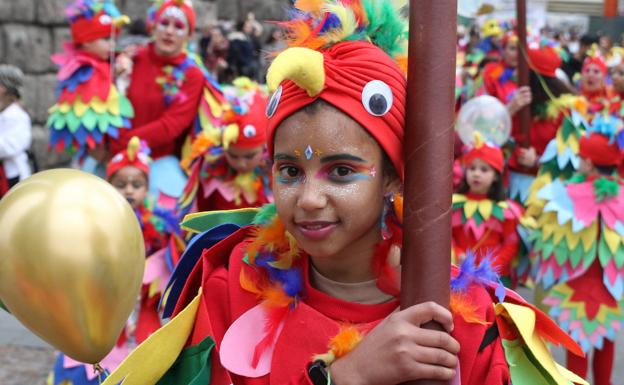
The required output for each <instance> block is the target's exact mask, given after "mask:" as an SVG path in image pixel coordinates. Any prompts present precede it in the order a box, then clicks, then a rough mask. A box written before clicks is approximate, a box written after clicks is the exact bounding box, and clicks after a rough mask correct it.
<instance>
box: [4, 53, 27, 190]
mask: <svg viewBox="0 0 624 385" xmlns="http://www.w3.org/2000/svg"><path fill="white" fill-rule="evenodd" d="M23 79H24V74H23V73H22V71H21V70H20V69H19V68H17V67H15V66H12V65H5V64H2V65H0V161H1V163H0V197H2V196H3V195H4V194H5V193H6V192H7V191H8V189H9V188H11V187H13V186H14V185H15V184H17V182H19V181H20V180H22V179H25V178H27V177H28V176H30V174H31V170H30V164H29V163H28V154H27V151H28V148H30V143H31V140H32V127H31V123H30V117H29V116H28V114H27V113H26V111H24V108H23V107H22V106H21V105H20V99H21V94H20V89H21V87H22V83H23Z"/></svg>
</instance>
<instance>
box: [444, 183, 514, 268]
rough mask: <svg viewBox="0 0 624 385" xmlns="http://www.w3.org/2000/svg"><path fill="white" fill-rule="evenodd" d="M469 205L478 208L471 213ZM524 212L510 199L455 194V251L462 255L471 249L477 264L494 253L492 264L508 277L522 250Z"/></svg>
mask: <svg viewBox="0 0 624 385" xmlns="http://www.w3.org/2000/svg"><path fill="white" fill-rule="evenodd" d="M470 205H474V206H476V211H474V212H471V215H472V216H471V215H469V214H470V211H471V210H469V209H468V206H470ZM495 206H496V208H495ZM480 209H483V210H480ZM522 212H523V210H522V207H520V206H519V205H518V204H517V203H515V202H513V201H511V200H507V201H503V202H494V201H492V200H490V199H488V198H487V196H485V195H479V194H472V193H467V194H465V195H462V194H453V222H452V223H453V224H452V226H453V248H454V252H455V254H456V255H458V256H463V255H465V254H466V252H468V251H472V252H473V253H475V256H476V261H477V263H480V262H481V260H482V259H483V258H484V257H485V256H488V255H490V254H491V260H492V265H493V266H495V267H496V268H497V271H498V273H499V274H501V275H502V276H509V275H510V274H511V262H512V261H513V259H514V257H516V255H517V254H518V250H519V237H518V232H517V230H516V229H517V226H518V223H519V218H520V217H521V216H522ZM461 259H463V258H461Z"/></svg>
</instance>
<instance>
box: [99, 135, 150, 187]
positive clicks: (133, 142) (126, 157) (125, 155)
mask: <svg viewBox="0 0 624 385" xmlns="http://www.w3.org/2000/svg"><path fill="white" fill-rule="evenodd" d="M150 162H151V159H150V157H149V148H148V147H147V143H146V142H144V141H141V140H139V137H138V136H133V137H132V139H130V141H129V142H128V148H127V149H125V150H124V151H122V152H120V153H118V154H117V155H115V156H114V157H113V158H112V159H111V160H110V162H108V166H106V179H110V178H111V177H112V176H113V175H115V173H116V172H117V171H119V170H121V169H122V168H124V167H127V166H132V167H136V168H138V169H139V170H141V171H143V172H144V173H145V175H148V176H149V164H150Z"/></svg>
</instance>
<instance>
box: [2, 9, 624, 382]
mask: <svg viewBox="0 0 624 385" xmlns="http://www.w3.org/2000/svg"><path fill="white" fill-rule="evenodd" d="M66 16H67V19H68V23H69V24H70V29H71V38H72V40H71V42H67V43H66V44H65V46H64V52H63V53H59V54H56V55H54V56H53V58H52V60H53V61H54V62H55V63H56V64H57V65H58V67H59V72H58V76H57V78H58V87H57V102H56V104H55V105H54V106H52V107H51V109H50V116H49V119H48V122H47V128H48V129H49V131H50V151H59V152H67V153H70V154H71V155H72V157H73V166H74V167H76V168H80V169H82V170H84V171H87V172H90V173H93V174H96V175H99V176H101V177H102V178H104V179H105V180H106V181H108V182H109V183H110V184H111V185H112V186H113V187H115V188H116V189H117V190H118V191H119V193H120V194H122V195H123V196H124V197H125V198H126V200H127V201H128V202H129V204H130V205H131V206H132V208H133V210H134V211H135V212H136V215H137V219H138V222H139V224H140V226H141V229H142V232H143V236H144V241H145V250H146V261H147V266H148V267H147V268H146V276H145V278H144V280H143V285H142V287H141V291H140V296H139V298H137V305H136V308H135V311H134V312H133V313H132V315H131V316H130V318H129V320H128V322H127V324H126V327H125V328H124V330H123V331H122V333H121V335H120V336H119V340H118V342H117V344H116V345H115V347H114V349H113V351H112V352H111V353H110V354H109V355H108V356H107V357H105V358H104V359H103V360H102V361H101V363H100V365H101V366H100V367H101V368H103V370H104V372H100V373H99V374H98V373H96V374H94V373H95V372H94V369H93V367H92V365H89V364H84V363H80V362H77V361H75V360H73V359H72V358H70V357H68V356H66V355H65V354H63V353H62V352H61V353H59V355H58V358H57V361H56V364H55V366H54V368H53V373H52V374H51V376H50V379H49V382H50V383H51V384H53V385H59V384H63V385H81V384H88V385H92V384H99V381H100V380H101V379H102V378H101V376H102V375H104V376H109V377H108V379H107V380H106V382H105V384H106V385H108V384H117V383H119V382H120V381H123V380H124V379H125V378H128V379H130V378H132V381H135V382H134V383H146V384H147V383H150V384H155V383H158V384H169V383H171V384H189V385H190V384H208V383H210V384H213V385H220V384H225V385H227V384H237V385H240V384H251V383H253V384H265V383H266V384H268V383H269V382H271V383H280V384H281V383H284V384H285V383H290V384H313V385H318V384H330V383H334V384H338V385H344V384H348V383H357V384H378V383H388V384H398V383H402V382H406V381H412V380H418V379H433V380H453V381H456V382H455V383H461V384H508V383H531V384H553V383H556V384H567V383H570V382H574V383H585V382H584V380H583V378H586V377H587V372H588V366H589V355H590V354H592V352H593V378H594V383H596V384H599V385H609V384H611V379H610V378H611V372H612V368H613V362H614V341H615V339H616V334H617V332H618V331H619V330H620V328H621V324H622V321H623V320H624V313H623V312H622V309H621V306H620V302H621V300H622V296H623V294H624V267H623V261H624V257H622V256H624V192H622V191H621V188H620V187H621V186H622V185H623V184H624V182H623V181H622V179H621V178H622V176H624V152H623V151H622V147H624V116H623V113H624V110H623V106H622V98H623V97H624V49H622V48H620V47H618V46H614V45H613V44H612V43H611V41H610V40H609V39H608V38H607V37H605V36H602V37H598V36H594V35H591V34H587V35H583V36H581V37H580V39H578V40H577V39H576V38H575V37H574V36H572V37H570V36H569V35H565V34H556V33H551V34H549V33H545V32H546V31H542V32H544V33H541V34H531V33H529V39H528V42H527V49H526V50H525V49H524V48H523V47H522V46H521V45H519V43H518V38H517V35H516V32H515V26H514V23H513V21H510V20H507V21H501V20H496V19H488V20H486V21H484V22H482V23H481V24H480V25H478V26H477V25H475V26H473V27H472V28H470V29H469V30H466V29H465V28H463V27H461V28H460V29H459V30H458V39H457V70H456V93H455V96H456V100H455V106H456V112H457V113H458V115H461V114H462V113H463V112H465V111H467V109H469V108H471V107H469V105H474V104H473V103H474V102H476V101H480V102H481V103H485V107H484V108H483V107H482V108H481V110H479V111H477V112H478V114H479V117H478V119H476V120H473V121H472V122H467V121H463V122H462V121H460V122H459V123H458V129H457V134H456V138H455V169H454V172H455V178H454V186H455V194H453V197H452V259H453V262H454V263H455V265H453V266H452V267H451V275H452V277H451V288H450V289H451V306H450V307H451V309H450V311H449V310H446V309H444V308H442V307H440V306H439V305H436V304H433V303H425V304H420V305H416V306H414V307H411V308H408V309H405V310H401V311H398V310H397V307H398V305H399V300H398V298H399V296H400V287H401V283H400V263H399V259H400V258H398V256H399V255H400V247H401V241H402V211H403V207H402V204H403V198H402V192H403V176H404V167H405V165H404V163H405V160H404V158H403V148H402V145H403V137H404V130H405V111H404V106H405V99H406V94H407V92H409V90H407V87H406V66H405V64H406V48H407V44H406V37H407V32H408V31H407V23H406V22H405V20H404V19H403V16H402V14H401V12H400V11H399V10H398V9H396V8H395V4H394V2H392V1H390V0H375V1H373V0H349V1H347V0H344V1H342V0H340V1H330V0H317V1H296V2H294V5H293V9H292V10H290V11H289V18H288V19H287V20H286V21H283V22H281V23H279V28H278V27H277V26H276V27H274V29H272V30H270V31H268V30H265V29H264V28H263V25H262V23H260V22H259V21H258V20H257V19H256V18H255V16H254V14H253V13H249V14H247V15H246V17H245V19H244V20H241V21H240V22H237V23H229V22H223V23H218V24H217V25H212V26H209V27H207V28H206V30H205V31H202V33H201V37H200V38H199V40H198V41H199V43H198V49H197V50H196V51H197V52H194V51H193V50H192V49H191V48H190V47H191V46H192V45H193V44H192V43H193V33H194V31H195V30H196V20H197V17H198V15H196V13H195V10H194V9H193V5H192V2H191V1H190V0H159V1H156V2H155V3H154V5H153V6H152V7H151V8H150V10H149V12H148V14H147V16H146V19H145V21H134V22H132V23H129V20H128V18H127V17H126V16H124V15H122V14H121V13H120V12H119V11H118V10H117V8H116V7H115V5H114V2H113V1H111V0H103V1H99V0H76V1H73V2H72V3H71V4H69V5H68V8H67V10H66ZM124 25H126V26H128V25H129V27H128V28H127V30H126V32H125V33H121V32H122V28H123V27H124ZM120 35H121V37H120ZM117 38H119V41H118V43H117V48H116V47H115V42H116V40H117ZM264 39H266V41H265V42H264V43H263V42H262V41H263V40H264ZM520 59H525V60H526V61H527V62H528V65H529V83H528V85H524V86H520V84H519V81H518V69H517V67H518V63H519V60H520ZM264 79H266V85H265V84H264V83H265V81H264ZM22 81H23V74H22V73H21V71H19V69H17V68H15V67H13V66H6V65H1V66H0V159H2V160H3V166H4V167H2V168H0V182H1V184H0V193H2V194H4V193H6V192H7V191H8V189H9V188H10V187H11V186H13V185H15V184H16V183H18V182H19V181H20V180H23V179H25V178H27V177H28V176H29V175H30V168H29V164H28V162H29V158H28V155H27V152H26V151H27V149H28V147H29V146H30V120H29V118H28V115H27V114H26V113H25V110H24V107H23V106H22V105H21V104H20V88H21V84H22ZM526 109H528V110H529V114H530V119H529V124H528V127H526V126H524V125H523V124H522V120H521V118H520V115H521V113H522V111H523V110H526ZM494 112H496V114H494ZM505 122H507V123H505ZM462 124H463V126H461V125H462ZM460 126H461V127H460ZM191 219H192V223H191V221H190V220H191ZM180 223H182V226H181V225H180ZM224 225H228V226H224ZM218 241H219V242H218ZM148 271H149V273H148ZM154 271H158V274H155V273H154ZM167 282H169V284H167ZM519 285H525V286H530V287H535V288H536V292H537V293H538V295H537V296H536V298H534V299H532V301H531V302H533V303H534V305H535V306H534V305H533V304H531V303H529V302H526V301H525V300H524V299H523V298H521V297H520V296H519V295H517V294H516V293H515V292H513V291H512V289H515V288H516V287H518V286H519ZM161 301H162V303H161ZM540 309H541V310H540ZM547 314H548V315H547ZM549 316H550V317H552V319H554V320H556V321H557V324H558V325H559V326H557V324H556V323H555V322H554V321H553V320H551V319H550V318H549ZM165 320H167V321H168V320H171V321H169V322H165ZM432 320H434V321H436V322H438V323H440V324H441V325H442V326H443V328H444V329H445V332H441V331H435V330H429V329H426V328H421V326H422V325H424V324H426V323H427V322H429V321H432ZM182 330H183V332H182ZM156 331H158V333H156V334H153V333H155V332H156ZM147 341H151V344H150V343H146V342H147ZM549 343H551V344H560V345H563V346H564V347H565V348H566V349H567V350H568V355H567V357H566V358H567V362H566V367H567V369H565V368H564V367H562V366H558V365H557V364H556V363H555V362H554V360H553V359H552V357H551V355H550V353H549V351H548V349H547V347H546V346H547V344H549ZM158 344H161V345H160V346H159V347H160V348H161V349H167V350H168V354H167V355H163V354H160V353H159V352H157V351H155V349H153V346H156V345H158ZM151 347H152V348H151ZM176 349H177V350H176ZM128 355H130V357H129V358H128V359H127V360H125V361H124V359H126V357H127V356H128ZM154 357H161V359H154ZM165 357H169V358H165ZM143 362H150V363H151V364H150V366H149V367H146V366H145V365H144V364H143ZM153 379H156V380H153ZM136 381H138V382H136ZM122 383H123V382H122Z"/></svg>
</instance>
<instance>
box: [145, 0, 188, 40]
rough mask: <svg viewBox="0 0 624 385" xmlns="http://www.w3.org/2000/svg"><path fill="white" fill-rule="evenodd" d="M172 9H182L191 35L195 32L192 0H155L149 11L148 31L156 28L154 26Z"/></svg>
mask: <svg viewBox="0 0 624 385" xmlns="http://www.w3.org/2000/svg"><path fill="white" fill-rule="evenodd" d="M170 7H176V8H178V9H180V10H181V11H182V12H183V13H184V16H185V17H186V21H187V22H188V25H189V34H190V33H193V31H194V30H195V19H196V16H195V10H194V9H193V3H192V2H191V0H155V1H154V4H153V5H152V6H151V7H150V9H149V10H148V11H147V27H148V29H150V30H151V29H152V28H154V25H156V23H158V19H160V17H161V16H162V15H163V14H164V13H165V11H166V10H167V9H168V8H170Z"/></svg>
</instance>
